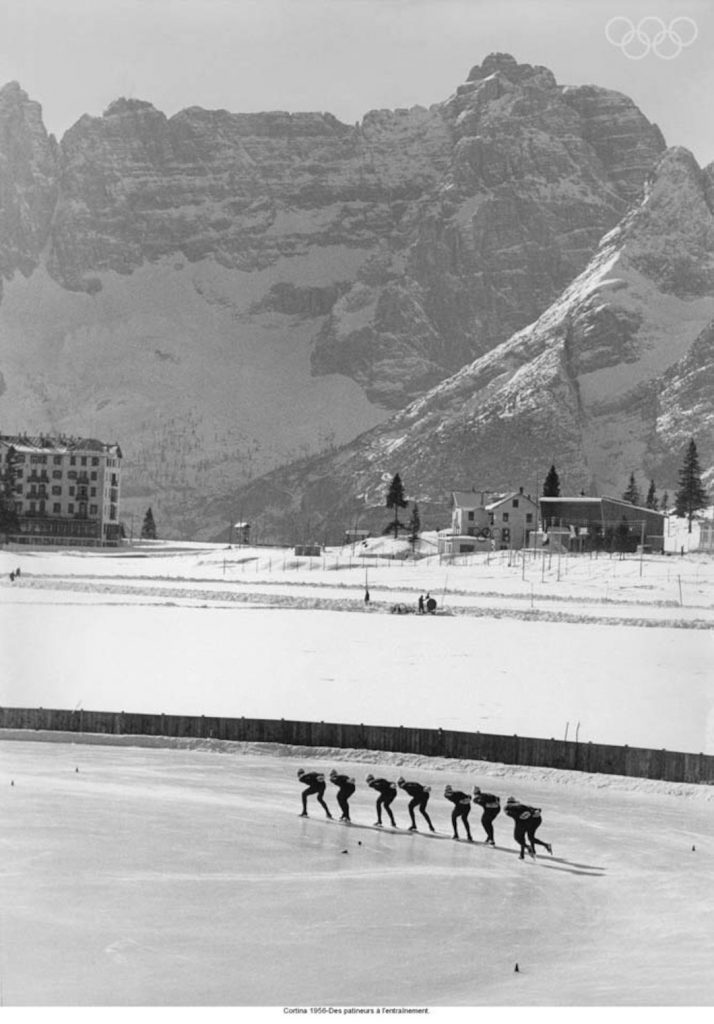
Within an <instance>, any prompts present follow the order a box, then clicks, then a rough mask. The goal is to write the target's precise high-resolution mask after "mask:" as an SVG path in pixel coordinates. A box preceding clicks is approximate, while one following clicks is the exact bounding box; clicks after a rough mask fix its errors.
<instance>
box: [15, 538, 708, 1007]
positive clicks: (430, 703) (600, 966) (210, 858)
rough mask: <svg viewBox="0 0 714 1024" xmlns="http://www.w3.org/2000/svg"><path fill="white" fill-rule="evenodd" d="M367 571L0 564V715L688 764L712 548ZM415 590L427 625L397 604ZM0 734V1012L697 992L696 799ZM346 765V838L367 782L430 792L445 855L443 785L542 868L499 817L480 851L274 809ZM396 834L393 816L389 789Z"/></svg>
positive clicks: (47, 554) (257, 555)
mask: <svg viewBox="0 0 714 1024" xmlns="http://www.w3.org/2000/svg"><path fill="white" fill-rule="evenodd" d="M380 544H383V542H380ZM365 553H366V554H367V555H368V556H369V557H367V558H358V557H357V555H358V551H355V552H353V551H352V550H351V549H343V550H341V551H339V552H338V551H330V552H327V553H326V554H325V556H324V557H322V558H320V559H314V560H312V561H311V560H307V559H296V558H295V557H294V556H293V554H292V553H291V552H285V551H281V550H278V549H264V550H260V549H253V548H232V549H227V548H225V547H220V546H218V545H214V546H211V545H202V546H198V545H190V544H182V545H171V544H167V543H162V542H159V543H156V544H144V545H138V546H136V547H134V548H132V549H122V550H120V551H118V552H109V553H107V552H91V551H83V552H69V551H61V550H55V551H53V550H42V551H40V550H23V549H14V550H11V551H7V550H4V551H2V552H0V632H1V634H2V635H1V641H2V642H1V643H0V704H2V705H5V706H30V707H32V706H43V707H61V708H74V707H78V706H81V707H84V708H87V709H96V710H109V711H111V710H116V711H120V710H126V711H147V712H165V713H176V714H178V713H184V714H206V715H245V716H247V717H249V716H255V717H268V718H280V717H285V718H301V719H307V720H315V719H318V720H319V719H323V720H325V721H328V720H335V721H346V722H350V721H353V722H355V721H356V722H360V721H362V722H366V723H370V724H376V725H381V724H384V725H389V724H403V725H405V726H423V727H428V726H432V727H435V726H443V727H445V728H453V729H464V730H477V729H479V730H481V731H484V732H495V733H499V732H500V733H519V734H522V735H535V736H555V737H562V736H563V735H564V734H565V731H566V729H568V730H569V734H568V738H570V739H574V738H575V736H576V730H577V734H578V736H579V739H580V740H582V741H587V740H592V741H593V742H610V743H628V744H630V745H642V746H654V747H667V748H669V749H682V750H689V751H695V752H697V751H700V750H701V751H704V752H707V753H713V754H714V693H713V691H714V686H713V685H712V664H713V663H714V662H713V659H712V636H713V633H712V630H713V629H714V559H713V558H712V557H711V556H709V555H694V554H685V555H684V556H677V557H665V556H644V558H642V559H640V558H639V557H635V556H631V557H628V558H625V559H623V560H621V559H619V558H617V557H616V558H612V559H611V558H609V557H608V556H600V557H599V558H597V559H596V558H592V559H591V558H589V557H584V558H583V557H581V558H577V557H570V558H566V557H565V556H563V557H561V558H560V559H557V558H556V557H552V558H548V556H545V558H543V556H537V557H532V556H528V557H527V558H526V560H525V562H523V561H522V560H521V558H520V556H519V557H518V558H516V556H513V555H511V556H509V554H508V553H503V554H501V553H499V554H493V553H492V554H490V555H486V554H484V555H478V556H474V557H472V558H470V559H464V560H463V561H460V563H459V564H456V565H455V564H450V565H446V564H441V563H440V561H439V559H438V557H437V556H431V557H427V558H424V559H422V560H420V561H417V562H412V561H401V560H398V559H394V560H391V559H389V560H385V559H384V558H379V557H377V556H378V552H375V551H372V552H371V553H370V551H369V549H367V550H366V551H365ZM17 568H20V569H21V574H20V577H19V578H17V579H16V580H15V581H14V582H11V581H10V579H9V572H10V571H11V570H15V569H17ZM365 583H366V584H367V586H368V587H369V592H370V602H369V604H367V605H366V604H365V602H364V591H365ZM427 590H428V591H430V592H431V593H432V594H433V595H434V596H435V597H436V598H437V599H438V601H439V611H440V612H444V614H439V615H437V616H433V617H432V616H419V615H417V614H416V613H415V609H416V600H417V597H418V596H419V594H420V593H423V592H426V591H427ZM398 605H403V606H404V607H405V608H406V609H407V610H408V611H410V612H412V614H400V615H397V614H390V612H391V610H392V609H393V608H394V607H395V606H398ZM15 736H17V734H15ZM2 738H3V740H4V742H2V743H0V817H1V820H2V823H3V826H2V834H1V835H0V840H1V842H2V850H3V858H2V864H1V865H0V981H1V983H2V990H1V991H2V1003H3V1005H4V1006H23V1005H39V1006H42V1005H44V1006H69V1005H85V1006H96V1005H114V1006H139V1005H147V1006H209V1005H215V1006H218V1005H225V1006H251V1005H256V1006H265V1005H270V1006H273V1005H278V1006H282V1005H301V1006H305V1005H307V1006H315V1005H335V1004H337V1005H356V1006H359V1005H370V1006H374V1005H384V1006H398V1005H407V1006H410V1005H411V1006H413V1005H432V1006H469V1005H484V1006H513V1007H515V1006H538V1005H543V1006H588V1005H591V1006H605V1005H616V1006H645V1005H650V1006H652V1005H654V1006H667V1005H676V1006H696V1005H699V1006H703V1005H708V1004H709V1005H710V1004H711V1002H712V997H713V996H714V967H713V966H712V957H711V934H712V933H711V924H710V921H711V919H712V912H713V911H714V885H713V884H712V882H713V881H714V872H713V861H712V844H711V836H712V834H714V789H712V788H711V787H708V786H701V787H695V786H684V785H673V784H668V783H657V782H650V781H644V780H636V779H620V778H618V777H613V776H594V775H593V776H590V775H585V774H582V773H566V772H558V771H554V770H544V769H528V768H515V767H509V766H500V765H495V764H478V763H473V762H471V763H467V762H462V763H453V762H451V763H450V762H447V761H442V760H436V759H431V760H430V759H425V758H415V757H407V756H402V755H397V754H392V755H390V754H374V755H370V754H369V753H365V752H363V751H360V752H345V751H298V750H294V749H293V750H288V749H284V748H279V747H269V748H265V749H258V748H255V747H251V748H247V747H244V746H243V745H239V744H228V745H225V744H224V745H220V744H215V743H206V742H204V743H201V742H198V741H194V742H188V743H187V742H184V743H183V744H179V743H174V744H171V745H168V746H156V745H153V744H152V743H151V742H149V741H148V740H139V739H137V738H134V739H127V738H124V739H123V740H121V741H120V743H119V745H113V746H112V745H100V744H97V743H96V742H91V740H92V739H94V740H95V741H96V740H97V738H96V737H94V738H91V737H82V739H83V740H84V741H85V742H82V743H81V744H80V743H76V742H70V740H71V739H77V738H78V737H66V736H50V735H49V734H48V735H46V736H44V737H43V738H45V739H53V740H54V741H55V742H39V743H36V742H30V741H29V740H28V739H27V737H26V734H20V738H19V739H18V738H11V737H10V736H9V735H8V734H5V735H4V736H3V737H2ZM87 741H90V742H87ZM136 744H141V745H140V746H137V745H136ZM352 758H354V759H356V760H359V761H361V763H356V764H354V765H353V766H352V768H351V770H352V772H353V774H355V775H356V777H357V781H358V791H357V794H356V796H355V798H354V800H353V808H354V811H353V818H354V820H355V822H358V823H366V824H371V823H372V822H373V821H374V813H373V802H372V799H371V791H368V790H367V789H366V787H365V785H364V775H365V774H366V773H367V771H368V770H369V768H370V767H373V766H374V765H375V764H376V765H378V767H379V769H380V771H381V772H383V773H384V774H388V775H389V776H390V777H396V776H397V775H398V774H399V773H400V772H404V773H405V774H406V772H407V769H408V773H409V775H411V776H412V777H415V778H417V779H419V780H422V781H427V782H429V783H431V784H433V786H434V792H433V796H432V809H433V817H434V821H435V824H436V826H437V828H439V829H440V830H442V831H443V832H444V833H448V829H449V813H448V812H449V807H450V805H448V804H447V803H446V802H445V801H444V800H443V797H442V792H443V785H444V783H446V782H451V783H452V785H458V786H462V787H464V788H466V787H467V786H471V785H473V784H474V783H475V782H477V781H478V782H479V784H481V785H482V786H483V785H484V784H485V785H486V786H488V787H493V789H494V791H495V792H498V793H500V795H501V796H502V797H506V796H508V795H510V794H514V795H516V796H517V797H519V798H522V799H524V800H525V801H526V802H531V803H537V804H538V805H539V806H542V807H543V809H544V826H543V830H542V831H543V833H544V836H545V838H547V839H550V840H551V841H552V842H553V844H554V857H553V858H549V857H548V856H547V855H546V856H545V857H543V858H539V859H538V860H537V861H536V862H534V863H531V862H523V863H521V862H520V861H519V860H518V858H517V855H516V853H515V852H514V851H515V846H514V845H513V843H512V840H511V830H510V828H509V827H508V824H507V822H506V821H504V819H503V818H500V819H499V820H498V822H497V841H498V842H499V845H500V846H502V847H504V849H497V850H489V849H487V848H484V847H483V846H482V845H480V844H478V845H474V846H469V845H467V844H465V843H459V844H457V843H454V842H453V841H452V840H451V839H448V838H447V839H444V840H442V841H439V840H437V839H431V838H429V837H427V836H422V835H418V836H414V835H411V834H407V833H401V832H400V833H399V834H390V833H384V834H380V833H378V832H375V831H372V830H369V829H366V830H365V829H358V828H354V829H349V831H348V830H347V827H346V826H341V825H339V824H333V823H330V822H326V821H324V819H323V818H322V817H321V816H320V815H318V814H317V813H316V812H315V811H313V814H312V816H311V817H310V819H309V820H307V821H306V820H304V819H300V818H298V817H297V811H298V810H299V793H300V787H299V785H298V783H297V779H296V777H295V771H296V768H297V767H299V766H304V767H309V766H310V765H315V766H324V767H325V768H327V767H329V765H330V764H332V763H337V762H338V761H339V760H341V759H342V760H344V759H347V760H349V759H352ZM11 783H12V784H11ZM330 802H331V804H332V806H333V807H334V799H333V798H332V796H331V795H330ZM395 813H396V815H397V821H398V824H400V825H404V824H406V809H405V800H404V799H403V798H402V797H400V798H399V799H398V800H397V803H396V805H395ZM472 827H473V830H474V836H475V837H478V838H480V825H479V823H478V817H477V816H476V814H475V813H474V815H472ZM693 847H694V849H693ZM343 851H346V852H343ZM516 962H517V963H518V964H519V968H520V969H519V972H517V973H516V972H515V971H514V965H515V963H516Z"/></svg>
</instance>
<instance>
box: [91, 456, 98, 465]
mask: <svg viewBox="0 0 714 1024" xmlns="http://www.w3.org/2000/svg"><path fill="white" fill-rule="evenodd" d="M92 465H93V466H98V465H99V459H98V458H97V456H96V455H95V456H93V457H92Z"/></svg>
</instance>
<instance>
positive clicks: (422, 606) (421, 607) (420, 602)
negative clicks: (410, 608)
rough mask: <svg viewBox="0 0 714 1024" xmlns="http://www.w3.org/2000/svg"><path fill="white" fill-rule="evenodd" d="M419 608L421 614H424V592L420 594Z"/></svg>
mask: <svg viewBox="0 0 714 1024" xmlns="http://www.w3.org/2000/svg"><path fill="white" fill-rule="evenodd" d="M418 608H419V614H420V615H423V614H424V595H423V594H420V595H419V602H418Z"/></svg>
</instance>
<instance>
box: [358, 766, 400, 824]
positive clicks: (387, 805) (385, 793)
mask: <svg viewBox="0 0 714 1024" xmlns="http://www.w3.org/2000/svg"><path fill="white" fill-rule="evenodd" d="M365 781H366V783H367V785H368V786H370V787H371V788H372V789H376V790H377V792H378V793H379V796H378V797H377V820H376V821H375V825H381V824H382V808H384V810H385V811H386V812H387V814H388V815H389V820H390V821H391V823H392V827H393V828H396V827H397V823H396V821H395V820H394V815H393V814H392V807H391V805H392V802H393V801H394V798H395V797H396V795H397V786H396V783H394V782H390V781H389V779H375V777H374V775H368V776H367V778H366V780H365Z"/></svg>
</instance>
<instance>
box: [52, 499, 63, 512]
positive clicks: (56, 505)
mask: <svg viewBox="0 0 714 1024" xmlns="http://www.w3.org/2000/svg"><path fill="white" fill-rule="evenodd" d="M52 511H53V512H54V514H55V515H59V513H60V512H61V511H62V506H61V505H60V503H59V502H58V501H56V502H55V503H54V505H53V506H52Z"/></svg>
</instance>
